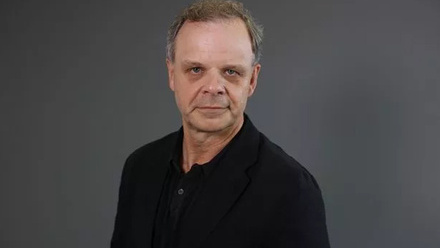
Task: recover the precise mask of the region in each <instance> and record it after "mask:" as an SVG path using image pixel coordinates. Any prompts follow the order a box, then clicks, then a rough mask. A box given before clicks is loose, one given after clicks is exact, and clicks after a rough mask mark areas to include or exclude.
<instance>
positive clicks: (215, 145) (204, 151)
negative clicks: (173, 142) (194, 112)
mask: <svg viewBox="0 0 440 248" xmlns="http://www.w3.org/2000/svg"><path fill="white" fill-rule="evenodd" d="M243 122H244V120H243V119H242V120H241V121H240V122H239V123H238V124H237V125H233V126H231V127H230V128H228V129H226V130H222V131H219V132H203V131H200V130H195V129H192V128H189V127H188V126H187V125H185V124H183V133H184V135H183V144H182V149H183V150H182V164H181V166H182V169H183V171H184V172H185V173H186V172H188V171H189V170H190V169H191V167H192V166H193V165H194V164H204V163H207V162H209V161H211V160H212V159H213V158H214V157H215V156H216V155H217V154H218V153H219V152H220V151H221V150H222V149H223V148H224V147H225V146H226V145H227V144H228V143H229V142H230V141H231V140H232V139H233V138H234V136H235V135H236V134H237V133H238V132H239V131H240V128H241V127H242V126H243Z"/></svg>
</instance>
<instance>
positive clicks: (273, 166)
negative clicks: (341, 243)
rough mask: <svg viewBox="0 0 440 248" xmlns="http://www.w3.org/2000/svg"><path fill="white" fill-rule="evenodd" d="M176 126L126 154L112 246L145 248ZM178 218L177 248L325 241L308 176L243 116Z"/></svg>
mask: <svg viewBox="0 0 440 248" xmlns="http://www.w3.org/2000/svg"><path fill="white" fill-rule="evenodd" d="M177 136H178V135H177V132H175V133H172V134H170V135H168V136H166V137H164V138H162V139H159V140H157V141H154V142H152V143H149V144H147V145H145V146H143V147H141V148H139V149H137V150H136V151H135V152H134V153H132V154H131V155H130V156H129V157H128V159H127V161H126V163H125V166H124V169H123V172H122V179H121V185H120V189H119V202H118V210H117V215H116V220H115V228H114V232H113V237H112V240H111V247H112V248H150V247H152V238H153V231H154V230H153V229H154V218H155V216H156V211H157V206H158V202H159V198H160V195H161V189H162V185H163V181H164V179H165V176H166V174H167V170H168V168H169V166H168V164H169V158H170V157H171V154H170V152H171V151H174V147H175V144H176V139H177ZM235 139H236V142H233V143H231V146H230V148H229V150H228V151H227V153H225V154H224V157H223V159H222V160H221V161H220V163H219V164H218V165H217V166H216V168H215V170H214V171H213V172H212V175H210V178H209V181H208V182H207V183H206V185H205V188H204V189H203V190H202V192H201V193H200V195H199V196H198V198H197V200H196V202H195V203H194V205H193V206H192V207H191V209H190V211H189V212H188V213H187V214H186V215H185V216H184V217H183V219H182V222H181V230H182V231H181V232H182V237H181V239H180V240H179V246H178V247H182V248H183V247H184V248H186V247H188V248H190V247H191V248H198V247H200V248H201V247H206V248H216V247H218V248H235V247H237V248H246V247H249V248H251V247H252V248H254V247H269V248H278V247H295V248H327V247H330V246H329V241H328V236H327V228H326V223H325V213H324V205H323V201H322V197H321V192H320V189H319V187H318V184H317V183H316V181H315V179H314V178H313V176H312V175H311V174H310V173H309V172H308V171H307V170H306V169H305V168H304V167H302V166H301V165H300V164H299V163H298V162H297V161H295V160H294V159H293V158H292V157H290V156H289V155H287V154H286V153H285V152H284V151H283V150H282V149H281V148H280V147H278V146H277V145H275V144H274V143H272V142H271V141H269V140H268V139H267V138H266V137H265V136H264V135H263V134H262V133H260V132H259V131H258V130H257V129H256V128H255V127H254V126H253V125H252V123H251V122H250V120H249V119H247V118H246V120H245V124H244V125H243V128H242V130H241V131H240V133H239V134H238V136H237V137H235Z"/></svg>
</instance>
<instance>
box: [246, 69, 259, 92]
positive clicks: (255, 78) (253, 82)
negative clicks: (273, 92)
mask: <svg viewBox="0 0 440 248" xmlns="http://www.w3.org/2000/svg"><path fill="white" fill-rule="evenodd" d="M260 69H261V65H260V64H256V65H254V69H253V70H252V77H251V81H250V84H249V92H248V96H252V94H254V91H255V88H256V87H257V81H258V74H259V73H260Z"/></svg>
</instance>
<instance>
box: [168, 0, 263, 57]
mask: <svg viewBox="0 0 440 248" xmlns="http://www.w3.org/2000/svg"><path fill="white" fill-rule="evenodd" d="M233 18H240V19H241V20H242V21H243V22H244V24H245V25H246V28H247V30H248V33H249V36H250V38H251V44H252V52H253V54H254V61H253V64H257V63H258V61H259V60H260V58H261V46H262V41H263V27H262V26H260V25H258V24H257V23H256V22H255V21H254V19H253V17H252V16H251V14H250V12H249V11H248V10H247V9H245V8H244V7H243V4H242V3H240V2H236V1H222V0H201V1H197V2H194V3H192V4H191V5H190V6H188V7H187V8H185V9H184V10H183V11H182V12H181V13H180V14H179V15H178V16H176V18H175V19H174V21H173V23H172V24H171V26H170V28H169V29H168V36H167V51H166V53H167V59H168V60H170V61H171V62H174V58H175V47H176V44H175V42H176V37H177V34H178V33H179V30H180V28H181V27H182V26H183V24H184V23H185V22H186V21H193V22H209V21H216V20H224V19H226V20H227V19H233Z"/></svg>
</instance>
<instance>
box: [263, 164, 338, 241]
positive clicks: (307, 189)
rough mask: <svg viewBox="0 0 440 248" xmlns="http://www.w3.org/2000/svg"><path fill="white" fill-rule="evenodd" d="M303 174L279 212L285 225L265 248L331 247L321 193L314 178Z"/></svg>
mask: <svg viewBox="0 0 440 248" xmlns="http://www.w3.org/2000/svg"><path fill="white" fill-rule="evenodd" d="M303 170H304V171H302V172H300V173H299V175H298V176H297V177H296V178H295V179H294V180H292V183H291V184H290V186H289V187H288V189H287V196H286V200H285V201H283V204H282V205H281V206H279V209H278V216H282V221H279V222H278V223H279V226H278V227H275V228H276V229H277V234H276V235H275V236H274V237H272V238H271V240H270V242H269V243H267V244H266V245H265V247H271V248H287V247H295V248H329V247H330V244H329V239H328V234H327V226H326V220H325V210H324V202H323V199H322V195H321V190H320V189H319V186H318V184H317V182H316V180H315V179H314V178H313V176H312V175H311V174H310V173H309V172H308V171H307V170H305V169H303ZM280 219H281V218H280Z"/></svg>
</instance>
